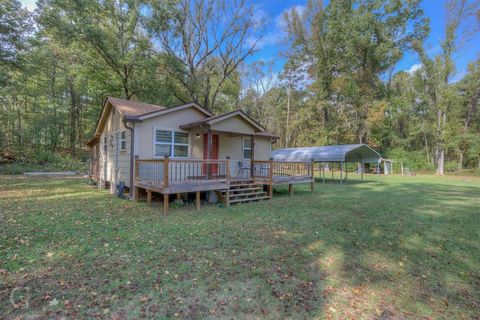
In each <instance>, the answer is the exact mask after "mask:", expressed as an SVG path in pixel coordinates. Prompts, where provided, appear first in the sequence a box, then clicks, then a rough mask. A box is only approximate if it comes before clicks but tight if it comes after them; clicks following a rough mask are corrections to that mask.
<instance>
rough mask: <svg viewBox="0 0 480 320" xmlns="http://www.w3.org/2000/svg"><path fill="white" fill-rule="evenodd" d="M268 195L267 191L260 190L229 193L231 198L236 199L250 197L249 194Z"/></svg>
mask: <svg viewBox="0 0 480 320" xmlns="http://www.w3.org/2000/svg"><path fill="white" fill-rule="evenodd" d="M265 195H267V193H266V192H264V191H260V192H249V193H237V194H231V193H230V194H229V198H230V199H234V198H237V197H248V196H265Z"/></svg>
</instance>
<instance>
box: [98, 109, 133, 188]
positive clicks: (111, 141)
mask: <svg viewBox="0 0 480 320" xmlns="http://www.w3.org/2000/svg"><path fill="white" fill-rule="evenodd" d="M121 131H125V138H126V148H125V151H121V150H120V132H121ZM104 137H106V138H107V151H106V152H105V150H104V145H103V143H104ZM130 138H131V137H130V131H129V130H127V129H126V128H125V126H124V125H123V122H122V116H121V115H120V113H119V112H118V111H114V109H113V108H112V109H111V111H110V112H109V115H108V118H107V121H106V123H105V127H104V130H103V132H102V136H101V137H100V142H99V148H100V153H99V166H100V174H99V178H100V179H102V180H104V181H108V182H110V191H111V192H114V191H115V185H116V184H118V183H119V182H120V181H124V182H125V185H126V186H127V187H129V186H130V146H131V139H130Z"/></svg>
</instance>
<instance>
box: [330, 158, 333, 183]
mask: <svg viewBox="0 0 480 320" xmlns="http://www.w3.org/2000/svg"><path fill="white" fill-rule="evenodd" d="M330 170H332V182H333V162H330Z"/></svg>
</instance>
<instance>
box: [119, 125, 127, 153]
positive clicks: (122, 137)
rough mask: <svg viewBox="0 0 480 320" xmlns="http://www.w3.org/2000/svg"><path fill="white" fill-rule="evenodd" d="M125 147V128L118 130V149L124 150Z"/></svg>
mask: <svg viewBox="0 0 480 320" xmlns="http://www.w3.org/2000/svg"><path fill="white" fill-rule="evenodd" d="M126 149H127V135H126V132H125V130H123V131H120V151H125V150H126Z"/></svg>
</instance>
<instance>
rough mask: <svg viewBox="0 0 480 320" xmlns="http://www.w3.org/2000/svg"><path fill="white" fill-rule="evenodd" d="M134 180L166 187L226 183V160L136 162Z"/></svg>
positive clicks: (227, 165) (153, 160)
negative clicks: (215, 182)
mask: <svg viewBox="0 0 480 320" xmlns="http://www.w3.org/2000/svg"><path fill="white" fill-rule="evenodd" d="M135 168H136V169H135V180H137V181H143V182H149V183H153V184H160V185H163V186H168V185H169V184H178V183H185V182H192V183H193V182H198V183H201V182H206V181H226V180H227V179H228V176H229V170H227V168H229V164H228V160H202V159H198V160H197V159H169V158H165V159H149V160H136V166H135Z"/></svg>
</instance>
